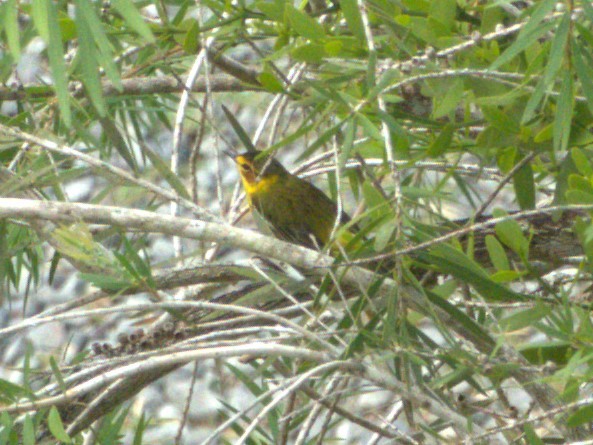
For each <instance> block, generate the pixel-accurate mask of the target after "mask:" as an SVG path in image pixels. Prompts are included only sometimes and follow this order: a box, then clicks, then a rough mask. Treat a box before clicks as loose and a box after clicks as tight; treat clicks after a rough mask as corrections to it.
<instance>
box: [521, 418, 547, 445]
mask: <svg viewBox="0 0 593 445" xmlns="http://www.w3.org/2000/svg"><path fill="white" fill-rule="evenodd" d="M523 431H524V432H525V438H526V439H527V443H528V444H529V445H545V442H544V441H543V440H541V439H540V438H539V436H538V435H537V433H536V432H535V430H534V429H533V426H531V424H530V423H526V424H525V425H523Z"/></svg>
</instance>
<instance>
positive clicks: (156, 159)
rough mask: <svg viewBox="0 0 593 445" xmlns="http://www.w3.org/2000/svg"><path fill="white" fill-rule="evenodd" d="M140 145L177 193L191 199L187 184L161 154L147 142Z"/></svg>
mask: <svg viewBox="0 0 593 445" xmlns="http://www.w3.org/2000/svg"><path fill="white" fill-rule="evenodd" d="M140 147H141V149H142V153H144V154H145V155H146V157H148V159H150V162H151V163H152V165H153V166H154V168H156V169H157V171H158V172H159V173H160V175H161V176H162V177H163V178H165V181H167V183H168V184H169V185H170V186H171V187H172V188H173V189H174V190H175V191H176V192H177V194H179V196H181V197H182V198H185V199H190V196H189V193H188V191H187V189H186V188H185V185H184V184H183V182H182V181H181V179H179V177H178V176H177V175H176V174H174V173H173V172H172V171H171V169H170V168H169V166H168V165H167V163H165V161H163V160H162V159H161V157H160V156H159V155H157V154H156V153H155V152H154V151H152V150H151V149H150V148H149V147H148V146H146V144H140Z"/></svg>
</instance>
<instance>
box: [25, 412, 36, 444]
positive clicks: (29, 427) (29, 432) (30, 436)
mask: <svg viewBox="0 0 593 445" xmlns="http://www.w3.org/2000/svg"><path fill="white" fill-rule="evenodd" d="M23 445H35V426H34V425H33V419H31V416H30V415H29V414H25V420H24V421H23Z"/></svg>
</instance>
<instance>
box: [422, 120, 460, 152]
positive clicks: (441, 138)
mask: <svg viewBox="0 0 593 445" xmlns="http://www.w3.org/2000/svg"><path fill="white" fill-rule="evenodd" d="M454 130H455V128H454V127H453V125H452V124H447V125H445V127H444V128H443V129H442V131H441V133H440V134H439V135H438V136H437V138H436V139H435V140H434V142H433V143H432V144H430V145H429V146H428V149H427V150H426V153H427V155H428V156H430V157H432V158H436V157H438V156H441V155H443V154H445V153H446V152H447V150H448V149H449V147H450V146H451V141H452V140H453V132H454Z"/></svg>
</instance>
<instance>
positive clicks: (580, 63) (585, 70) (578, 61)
mask: <svg viewBox="0 0 593 445" xmlns="http://www.w3.org/2000/svg"><path fill="white" fill-rule="evenodd" d="M583 51H584V50H583V48H582V47H581V45H579V43H578V42H577V40H573V42H572V55H573V59H572V60H573V62H574V68H575V71H576V73H577V76H578V78H579V80H580V81H581V89H582V90H583V94H584V95H585V98H586V99H587V107H588V108H589V111H590V112H591V113H592V114H593V82H592V81H591V78H592V77H593V72H592V71H593V70H592V69H591V67H589V66H587V64H586V62H585V59H584V58H583Z"/></svg>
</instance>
